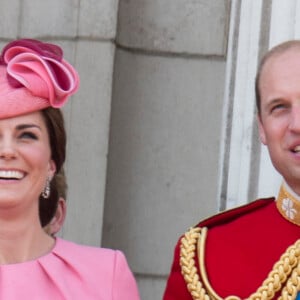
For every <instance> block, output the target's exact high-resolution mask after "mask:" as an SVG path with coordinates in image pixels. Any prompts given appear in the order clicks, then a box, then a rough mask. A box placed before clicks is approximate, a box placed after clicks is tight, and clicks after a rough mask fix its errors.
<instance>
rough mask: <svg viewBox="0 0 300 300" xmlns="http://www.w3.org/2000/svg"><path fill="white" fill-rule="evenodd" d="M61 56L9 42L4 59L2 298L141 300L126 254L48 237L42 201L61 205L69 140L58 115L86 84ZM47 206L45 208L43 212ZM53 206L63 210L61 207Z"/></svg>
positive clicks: (32, 43) (0, 94)
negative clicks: (60, 189) (60, 177)
mask: <svg viewBox="0 0 300 300" xmlns="http://www.w3.org/2000/svg"><path fill="white" fill-rule="evenodd" d="M62 54H63V53H62V50H61V49H60V48H59V47H58V46H56V45H53V44H46V43H42V42H40V41H37V40H17V41H14V42H11V43H9V44H8V45H7V46H6V47H5V48H4V49H3V51H2V54H1V59H0V283H1V288H0V299H9V300H14V299H30V300H33V299H39V300H40V299H43V300H47V299H49V300H50V299H51V300H53V299H55V300H59V299H70V300H74V299H80V300H82V299H101V300H106V299H115V300H117V299H118V300H119V299H128V300H136V299H139V296H138V291H137V287H136V283H135V280H134V278H133V276H132V273H131V271H130V270H129V268H128V265H127V263H126V259H125V258H124V256H123V254H122V253H121V252H119V251H113V250H109V249H99V248H93V247H88V246H79V245H76V244H74V243H71V242H67V241H65V240H62V239H60V238H53V237H52V236H51V235H49V234H47V233H46V232H45V231H44V229H43V226H44V225H45V224H47V222H49V221H50V220H51V219H52V217H53V215H54V213H55V209H52V208H49V209H50V210H51V213H50V214H49V215H47V214H44V212H42V213H41V212H40V202H41V203H42V202H43V201H47V200H48V201H57V199H58V187H57V186H56V184H57V178H56V177H57V175H56V174H58V173H59V172H60V170H61V169H62V167H63V164H64V161H65V146H66V136H65V130H64V124H63V116H62V113H61V111H60V110H59V108H60V107H61V106H63V105H64V104H65V103H66V101H67V100H68V98H69V96H70V95H72V94H73V93H75V92H76V90H77V88H78V84H79V78H78V75H77V73H76V71H75V70H74V68H73V67H72V66H71V65H70V64H69V63H68V62H66V61H65V60H64V59H63V55H62ZM44 207H45V205H44ZM53 207H56V203H55V205H54V206H53Z"/></svg>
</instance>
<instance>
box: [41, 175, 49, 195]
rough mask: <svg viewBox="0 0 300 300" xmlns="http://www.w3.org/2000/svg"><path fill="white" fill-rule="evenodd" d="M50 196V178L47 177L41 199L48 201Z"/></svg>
mask: <svg viewBox="0 0 300 300" xmlns="http://www.w3.org/2000/svg"><path fill="white" fill-rule="evenodd" d="M49 196H50V178H49V177H48V178H47V181H46V185H45V188H44V190H43V192H42V197H43V198H44V199H48V198H49Z"/></svg>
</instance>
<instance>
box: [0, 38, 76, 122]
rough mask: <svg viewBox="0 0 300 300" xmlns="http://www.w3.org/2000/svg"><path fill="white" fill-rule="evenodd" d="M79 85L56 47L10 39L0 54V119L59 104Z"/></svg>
mask: <svg viewBox="0 0 300 300" xmlns="http://www.w3.org/2000/svg"><path fill="white" fill-rule="evenodd" d="M78 87H79V76H78V74H77V72H76V70H75V69H74V68H73V67H72V66H71V65H70V64H69V63H68V62H67V61H65V60H64V59H63V52H62V50H61V48H60V47H59V46H57V45H54V44H48V43H43V42H41V41H38V40H32V39H21V40H16V41H13V42H11V43H9V44H8V45H7V46H6V47H5V48H4V49H3V51H2V54H1V57H0V119H4V118H9V117H14V116H17V115H22V114H26V113H30V112H33V111H37V110H41V109H44V108H47V107H50V106H51V107H55V108H59V107H62V106H63V105H64V104H65V103H66V101H67V100H68V98H69V97H70V96H71V95H72V94H74V93H75V92H76V91H77V90H78Z"/></svg>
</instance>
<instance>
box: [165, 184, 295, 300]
mask: <svg viewBox="0 0 300 300" xmlns="http://www.w3.org/2000/svg"><path fill="white" fill-rule="evenodd" d="M299 226H300V201H299V199H298V200H297V199H296V197H295V195H293V194H291V193H289V192H288V189H287V188H285V187H284V186H282V187H281V190H280V193H279V196H278V199H277V201H275V199H274V198H269V199H260V200H256V201H254V202H252V203H250V204H247V205H245V206H242V207H239V208H236V209H232V210H229V211H226V212H223V213H220V214H218V215H216V216H214V217H212V218H209V219H207V220H204V221H202V222H201V223H199V224H198V225H197V226H196V227H195V228H207V233H206V239H205V240H204V242H203V239H202V247H199V249H198V250H197V249H196V248H195V249H194V250H193V251H192V252H193V253H194V254H195V257H194V262H195V268H196V269H195V270H196V273H197V274H196V275H195V276H193V271H192V273H191V274H189V272H190V271H191V269H192V268H191V267H190V265H188V264H187V263H186V259H187V258H188V259H189V258H190V254H189V253H187V254H186V252H188V251H187V249H186V248H187V246H184V245H186V244H184V243H182V242H181V240H179V242H178V243H177V245H176V247H175V252H174V261H173V264H172V268H171V273H170V275H169V278H168V281H167V286H166V289H165V293H164V297H163V300H192V299H202V298H201V297H202V296H199V293H198V294H197V292H196V293H195V292H194V290H193V287H194V286H195V285H196V284H195V282H192V283H191V282H190V284H192V285H191V286H192V288H188V286H187V280H185V278H184V276H186V277H187V278H188V280H189V279H190V277H192V278H193V280H195V278H197V276H198V280H197V281H198V288H199V285H200V287H201V293H202V294H203V295H207V296H208V298H206V299H222V298H226V297H228V296H230V295H234V296H237V297H239V298H241V299H245V298H249V296H250V295H253V293H255V292H256V291H257V290H258V289H259V288H260V287H261V286H262V284H263V282H264V280H265V279H266V278H268V275H269V273H270V271H271V270H272V268H273V266H274V264H275V263H276V262H278V261H279V259H280V257H282V255H283V254H284V253H285V252H286V250H287V248H288V247H289V246H291V245H293V244H295V242H296V241H297V240H298V239H300V227H299ZM203 232H204V231H203ZM200 233H202V231H201V232H200ZM203 235H204V233H203ZM199 240H200V239H199ZM199 240H198V241H197V242H199ZM185 242H186V241H185ZM296 244H297V243H296ZM198 246H199V245H198ZM195 247H197V243H195ZM298 247H299V249H298V250H297V251H298V252H299V253H298V252H297V251H296V252H295V251H294V252H295V253H296V254H295V255H296V256H297V257H296V261H295V262H294V265H293V267H291V269H292V270H291V271H290V273H291V272H292V271H293V270H294V269H295V268H296V267H297V265H298V264H299V266H300V259H299V256H300V242H299V246H298ZM180 249H183V250H180ZM294 252H293V255H294ZM199 254H200V255H199ZM200 256H203V259H202V260H203V263H202V264H201V260H200V265H201V267H202V269H201V267H199V257H200ZM298 259H299V261H298ZM191 261H193V260H191ZM191 261H189V262H188V263H190V262H191ZM180 263H181V265H182V266H181V265H180ZM291 263H292V262H290V264H291ZM184 268H186V272H185V273H184V272H183V269H184ZM281 270H282V268H281ZM295 272H296V271H295ZM299 272H300V267H299ZM290 273H289V274H288V275H287V276H286V278H283V275H282V274H280V276H281V279H280V280H281V281H282V283H281V284H280V287H279V288H278V276H277V275H274V276H275V279H276V280H275V281H274V282H275V283H274V284H273V282H271V283H269V281H268V284H269V285H268V288H269V289H270V287H271V289H272V288H273V287H274V286H275V288H277V289H279V291H278V292H276V291H275V292H274V293H275V296H274V297H271V296H270V295H269V298H267V299H273V298H277V297H278V296H279V295H280V293H281V292H282V290H283V289H284V287H285V286H286V284H287V280H288V279H289V278H290V277H291V275H290ZM299 275H300V274H299ZM276 276H277V277H276ZM299 278H300V277H299ZM299 284H300V283H299ZM189 289H190V290H189ZM193 292H194V296H192V293H193ZM269 293H270V292H269ZM294 293H295V292H294ZM203 299H204V298H203ZM257 299H259V297H258V298H257ZM292 299H295V295H294V296H293V297H292Z"/></svg>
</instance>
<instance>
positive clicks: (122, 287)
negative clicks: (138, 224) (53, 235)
mask: <svg viewBox="0 0 300 300" xmlns="http://www.w3.org/2000/svg"><path fill="white" fill-rule="evenodd" d="M53 254H54V255H55V256H57V257H59V259H60V260H61V261H63V262H64V264H65V265H67V266H68V267H69V269H72V272H73V273H76V274H77V276H78V277H80V278H81V280H83V281H84V282H86V284H87V285H90V286H91V287H92V288H95V289H97V288H98V289H102V290H106V292H105V294H108V295H107V296H108V297H107V299H112V300H117V299H126V300H138V299H139V293H138V289H137V284H136V281H135V278H134V276H133V273H132V272H131V270H130V268H129V266H128V263H127V260H126V258H125V255H124V254H123V252H121V251H119V250H112V249H107V248H99V247H92V246H86V245H79V244H76V243H73V242H70V241H66V240H63V239H59V238H58V239H57V242H56V247H55V248H54V249H53ZM105 299H106V298H105Z"/></svg>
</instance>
